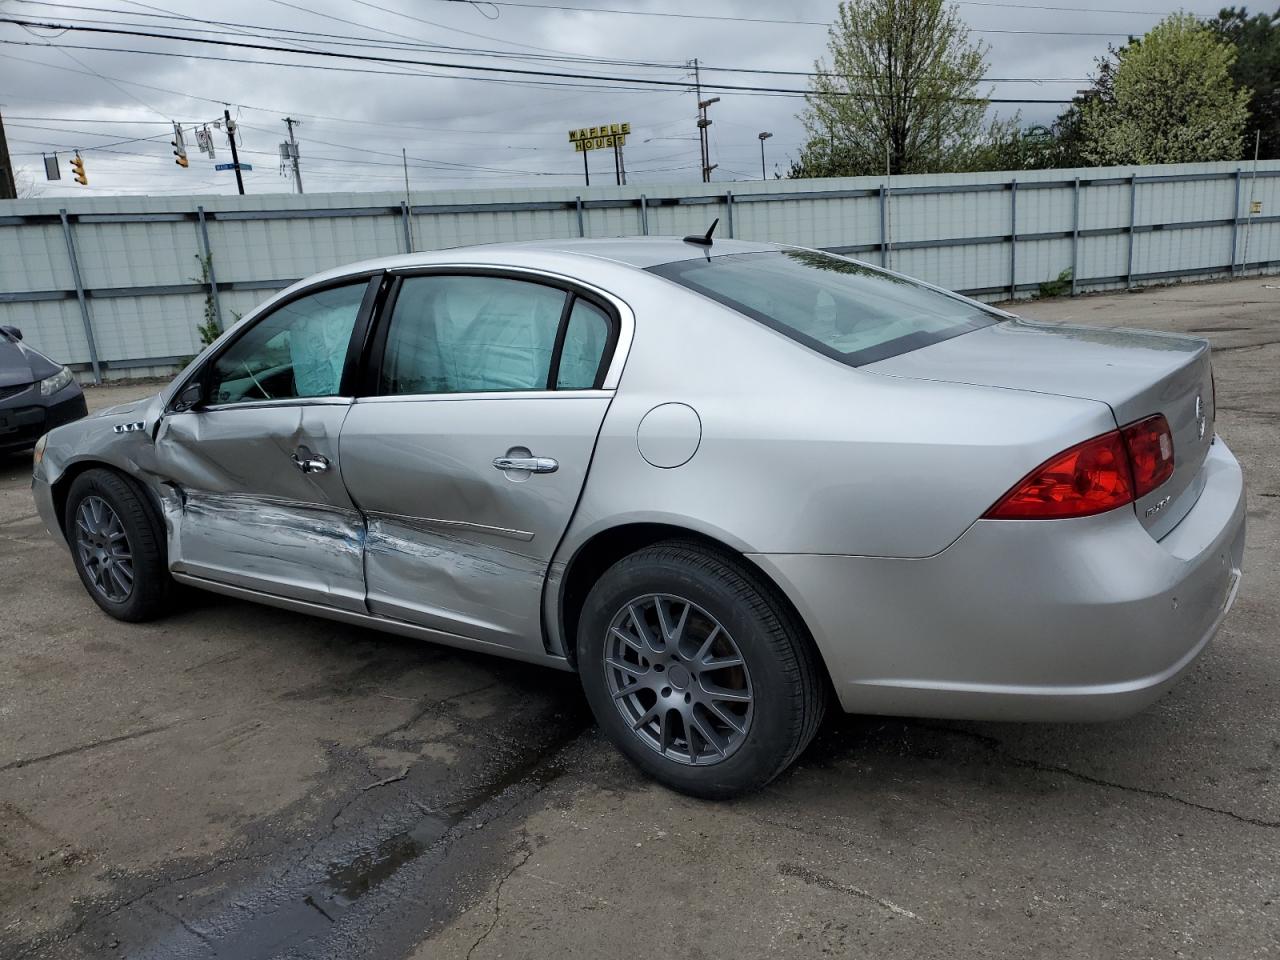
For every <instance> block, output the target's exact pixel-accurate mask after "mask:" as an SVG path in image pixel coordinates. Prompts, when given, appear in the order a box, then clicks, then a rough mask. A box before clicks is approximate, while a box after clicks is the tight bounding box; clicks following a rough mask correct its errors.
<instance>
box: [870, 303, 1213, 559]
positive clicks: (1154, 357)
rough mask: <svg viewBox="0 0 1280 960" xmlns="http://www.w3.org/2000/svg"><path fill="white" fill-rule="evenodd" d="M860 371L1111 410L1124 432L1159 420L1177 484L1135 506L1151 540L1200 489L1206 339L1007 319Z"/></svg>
mask: <svg viewBox="0 0 1280 960" xmlns="http://www.w3.org/2000/svg"><path fill="white" fill-rule="evenodd" d="M861 369H862V370H863V371H864V372H867V373H875V374H881V375H884V376H893V377H910V378H912V379H918V380H940V381H945V382H949V383H967V384H975V385H981V386H990V387H1002V388H1005V389H1009V390H1028V391H1034V392H1036V393H1049V394H1055V395H1058V396H1065V397H1079V398H1084V399H1088V400H1098V401H1100V402H1102V403H1105V404H1107V405H1108V406H1110V407H1111V410H1112V411H1113V412H1114V414H1115V417H1116V422H1117V424H1119V425H1120V426H1125V425H1127V424H1130V423H1133V422H1134V421H1135V420H1141V419H1143V418H1144V417H1149V416H1151V415H1152V414H1156V413H1162V414H1164V417H1165V419H1166V420H1168V421H1169V428H1170V430H1171V431H1172V432H1173V452H1174V454H1173V455H1174V472H1173V476H1172V477H1170V478H1169V479H1168V480H1167V481H1166V482H1165V483H1163V484H1161V485H1160V486H1159V487H1157V488H1156V489H1155V490H1153V491H1152V492H1151V493H1149V494H1147V495H1146V496H1145V497H1143V498H1142V499H1140V500H1139V501H1138V502H1137V503H1136V504H1135V510H1136V512H1137V515H1138V519H1139V520H1140V521H1141V522H1142V524H1143V526H1145V527H1146V528H1147V530H1148V531H1149V532H1150V533H1151V535H1152V536H1153V537H1155V538H1157V539H1159V538H1160V537H1162V536H1164V534H1166V533H1167V532H1168V531H1169V530H1171V529H1173V527H1174V526H1175V525H1176V524H1177V523H1178V521H1179V520H1181V519H1182V518H1183V517H1184V516H1185V515H1186V513H1187V511H1188V510H1190V509H1191V507H1192V505H1193V504H1194V503H1195V501H1196V499H1197V498H1198V497H1199V496H1200V492H1201V490H1202V489H1203V485H1204V477H1203V474H1202V471H1201V467H1202V466H1203V464H1204V459H1205V456H1206V455H1207V454H1208V452H1209V446H1210V444H1211V443H1212V442H1213V420H1214V412H1215V411H1214V409H1213V387H1212V381H1211V379H1210V378H1211V373H1210V365H1209V343H1208V341H1206V340H1199V339H1194V338H1191V337H1183V336H1178V335H1175V334H1166V333H1153V332H1147V331H1140V330H1105V329H1099V328H1097V327H1084V326H1076V325H1065V324H1064V325H1060V326H1059V325H1048V324H1039V323H1029V322H1027V321H1025V320H1012V321H1009V322H1007V323H1000V324H996V325H995V326H991V327H986V328H984V329H981V330H975V331H973V332H972V333H967V334H965V335H964V336H960V337H954V338H952V339H950V340H944V341H942V342H941V343H935V344H932V345H930V346H928V347H923V348H921V349H919V350H914V351H911V352H910V353H904V354H899V355H898V356H896V357H890V358H889V359H886V360H881V361H879V362H877V363H872V364H867V365H866V366H864V367H862V368H861ZM1081 439H1082V440H1084V439H1086V438H1085V437H1081ZM1017 479H1018V478H1016V477H1014V478H1011V479H1010V483H1011V484H1012V483H1013V482H1015V481H1016V480H1017Z"/></svg>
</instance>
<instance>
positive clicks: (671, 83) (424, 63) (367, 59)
mask: <svg viewBox="0 0 1280 960" xmlns="http://www.w3.org/2000/svg"><path fill="white" fill-rule="evenodd" d="M277 2H280V0H277ZM0 23H12V24H16V25H18V26H35V27H45V28H49V29H62V28H65V29H67V30H73V31H79V32H85V33H94V34H111V35H118V36H128V37H138V38H145V39H150V40H176V41H179V42H184V43H196V44H208V45H212V46H220V47H233V48H239V49H246V50H262V51H266V52H273V53H293V54H297V55H299V56H305V57H311V56H317V57H325V58H330V59H337V60H347V61H357V62H361V63H382V64H389V65H397V66H399V65H407V66H412V67H436V68H442V69H447V70H470V71H475V72H479V73H485V74H514V75H515V76H517V77H548V78H552V79H556V80H596V81H603V82H604V83H606V84H608V85H615V84H626V85H631V86H639V87H663V88H668V89H669V88H672V87H676V88H680V89H688V87H689V84H688V83H687V82H686V81H684V80H664V79H660V78H656V77H620V76H610V75H607V74H590V73H572V72H569V71H564V70H534V69H530V68H525V67H507V66H488V65H484V64H462V63H449V62H447V61H436V60H410V59H407V58H404V57H388V56H381V55H374V54H355V53H347V52H343V51H336V50H292V49H290V48H288V47H280V46H276V45H274V44H263V43H246V42H243V41H234V40H216V39H207V38H198V37H184V36H180V35H176V34H171V33H159V32H156V31H151V30H145V31H141V30H123V29H120V28H118V27H91V26H75V25H68V24H61V23H48V22H44V21H32V20H25V19H19V18H15V17H0ZM5 42H9V43H14V42H17V43H20V44H21V45H23V46H52V47H55V48H61V47H63V46H73V47H75V48H76V49H81V47H78V46H76V45H74V44H65V45H64V44H51V43H45V44H31V43H28V42H24V41H5ZM87 49H99V50H112V51H113V52H119V53H133V54H142V55H151V56H186V54H176V53H173V52H171V51H160V50H137V49H124V50H122V49H118V48H110V47H89V48H87ZM195 56H197V57H200V58H202V59H228V58H219V57H209V56H206V55H204V54H197V55H195ZM251 62H256V61H251ZM275 65H278V66H293V67H306V66H312V65H311V64H304V63H277V64H275ZM360 72H375V71H360ZM397 75H400V76H406V75H412V74H405V73H404V72H403V71H398V72H397ZM457 79H462V77H458V78H457ZM469 79H475V78H469ZM502 79H503V81H505V82H510V78H508V77H503V78H502ZM704 85H705V86H707V87H709V88H711V89H715V90H723V91H730V92H740V93H770V94H785V95H791V96H805V95H807V94H808V93H809V92H810V91H807V90H800V89H795V88H790V87H762V86H748V85H743V84H727V83H707V84H704ZM838 95H840V96H858V97H873V96H876V94H870V93H866V92H862V91H840V92H839V94H838ZM929 99H938V100H973V101H975V102H976V101H985V102H989V103H1051V104H1062V103H1068V102H1070V101H1068V100H1062V99H1040V98H1032V97H1019V98H997V97H953V96H941V97H936V98H929Z"/></svg>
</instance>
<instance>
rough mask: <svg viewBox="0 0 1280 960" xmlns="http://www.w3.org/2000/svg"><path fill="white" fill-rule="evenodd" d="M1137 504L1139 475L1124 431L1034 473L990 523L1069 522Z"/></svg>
mask: <svg viewBox="0 0 1280 960" xmlns="http://www.w3.org/2000/svg"><path fill="white" fill-rule="evenodd" d="M1132 501H1133V473H1132V471H1131V470H1130V468H1129V455H1128V453H1127V452H1126V451H1125V448H1124V440H1122V439H1121V437H1120V431H1119V430H1112V431H1111V432H1110V433H1104V434H1103V435H1102V436H1100V437H1094V438H1093V439H1092V440H1086V441H1085V442H1084V443H1079V444H1076V445H1075V446H1074V447H1072V448H1071V449H1070V450H1066V451H1064V452H1062V453H1060V454H1058V455H1057V456H1056V457H1054V458H1053V459H1051V460H1048V461H1046V462H1045V463H1043V464H1041V465H1040V466H1039V467H1037V468H1036V469H1035V470H1032V471H1031V472H1030V473H1029V474H1027V476H1026V477H1025V478H1024V479H1023V480H1022V482H1020V483H1019V484H1018V485H1017V486H1015V487H1014V488H1013V489H1012V490H1010V491H1009V492H1008V493H1006V494H1005V495H1004V496H1003V497H1002V498H1001V499H1000V500H999V501H998V502H997V503H996V505H995V506H994V507H992V508H991V509H990V510H988V511H987V512H986V513H985V514H984V515H983V519H986V520H1063V519H1066V518H1067V517H1089V516H1092V515H1093V514H1095V513H1105V512H1106V511H1107V510H1114V509H1115V508H1116V507H1122V506H1124V505H1125V504H1126V503H1131V502H1132Z"/></svg>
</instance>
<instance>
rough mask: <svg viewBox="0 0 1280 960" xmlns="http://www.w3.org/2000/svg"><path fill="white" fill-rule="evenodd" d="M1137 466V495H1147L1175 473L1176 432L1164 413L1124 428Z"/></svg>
mask: <svg viewBox="0 0 1280 960" xmlns="http://www.w3.org/2000/svg"><path fill="white" fill-rule="evenodd" d="M1120 433H1121V435H1122V436H1123V437H1124V442H1125V446H1127V447H1128V448H1129V462H1130V463H1131V464H1132V466H1133V497H1134V499H1135V500H1137V499H1140V498H1142V497H1145V496H1146V495H1147V494H1148V493H1150V492H1151V491H1152V490H1154V489H1155V488H1156V487H1158V486H1160V484H1162V483H1164V482H1165V481H1166V480H1168V479H1169V478H1170V477H1171V476H1173V434H1172V433H1171V432H1170V431H1169V421H1167V420H1166V419H1165V418H1164V416H1163V415H1162V414H1159V413H1157V414H1156V415H1155V416H1154V417H1147V419H1145V420H1139V421H1138V422H1137V423H1131V424H1129V426H1127V427H1125V428H1124V429H1123V430H1121V431H1120Z"/></svg>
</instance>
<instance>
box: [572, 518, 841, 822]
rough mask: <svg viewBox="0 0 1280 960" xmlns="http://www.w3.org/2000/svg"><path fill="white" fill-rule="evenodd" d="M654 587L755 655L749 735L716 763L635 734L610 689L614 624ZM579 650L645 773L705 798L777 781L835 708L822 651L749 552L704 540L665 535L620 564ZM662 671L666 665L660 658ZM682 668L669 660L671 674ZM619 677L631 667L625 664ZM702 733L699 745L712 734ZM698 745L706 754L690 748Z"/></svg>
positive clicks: (610, 720)
mask: <svg viewBox="0 0 1280 960" xmlns="http://www.w3.org/2000/svg"><path fill="white" fill-rule="evenodd" d="M651 595H665V596H667V597H668V598H679V600H676V601H675V603H676V606H674V607H672V608H671V609H673V610H675V611H678V610H680V609H681V608H680V607H679V605H678V604H679V602H680V601H685V602H691V603H692V604H695V605H696V606H697V607H699V608H701V611H699V612H700V613H705V614H706V615H707V616H708V617H709V618H714V620H715V621H718V623H719V624H720V625H721V626H722V629H723V630H725V631H727V632H728V633H729V634H730V635H731V638H732V642H733V644H734V645H735V646H736V648H737V650H738V651H739V652H740V654H741V658H742V660H743V661H744V662H745V669H746V672H747V675H748V676H749V681H746V683H748V684H749V687H750V691H751V694H752V698H753V700H752V704H751V706H750V710H751V711H752V712H751V714H750V719H749V722H748V723H747V724H746V731H745V734H742V735H741V736H740V738H739V739H738V741H737V746H736V747H732V748H731V752H727V756H725V757H724V759H716V758H714V757H713V758H711V762H708V763H706V765H700V763H699V762H698V761H696V760H695V762H694V763H693V764H691V763H690V762H688V759H687V757H686V758H685V759H683V760H681V759H672V758H671V757H670V756H668V755H667V753H666V752H665V751H663V748H662V747H660V746H656V745H655V744H654V742H653V741H652V740H646V739H645V737H644V735H643V734H637V733H636V732H634V730H633V728H632V724H631V722H630V719H631V718H630V717H624V715H623V714H624V709H625V708H623V709H620V708H619V706H618V700H617V699H615V696H614V690H612V689H611V688H610V673H611V670H613V669H614V668H612V667H610V666H609V665H607V664H606V662H605V658H606V656H609V655H610V654H609V653H608V651H609V650H610V642H611V641H610V639H609V637H610V632H611V631H610V627H611V625H614V624H615V617H626V614H625V613H624V611H625V610H626V609H627V608H628V605H629V604H630V603H632V602H633V601H634V600H636V598H643V597H646V596H651ZM630 622H634V621H630ZM614 642H615V644H616V641H614ZM615 649H617V648H616V646H615ZM577 655H578V671H579V675H580V676H581V679H582V686H583V689H584V690H585V692H586V696H587V701H588V702H589V703H590V705H591V709H592V712H593V713H594V714H595V717H596V720H597V722H598V723H599V724H600V727H601V729H602V730H603V731H604V733H605V734H606V736H608V737H609V739H610V740H611V741H613V743H614V745H615V746H617V747H618V749H619V750H621V751H622V753H623V754H624V755H626V757H627V758H628V759H629V760H631V761H632V763H634V764H635V765H636V766H637V767H639V768H640V769H641V770H643V771H644V772H645V773H647V774H649V775H650V776H651V777H653V778H654V779H656V780H658V781H660V782H662V783H664V784H666V785H667V786H669V787H671V788H673V789H675V790H678V791H680V792H681V793H687V794H690V795H692V796H696V797H703V798H707V799H717V800H718V799H727V798H729V797H733V796H737V795H739V794H742V793H746V792H749V791H752V790H756V789H758V788H760V787H762V786H764V785H765V784H767V783H769V781H771V780H773V779H774V778H775V777H776V776H778V774H780V773H781V772H782V771H783V770H785V769H786V768H787V767H788V766H790V765H791V763H792V762H793V761H794V760H795V759H796V758H797V757H798V756H799V755H800V753H801V752H802V751H803V750H804V748H805V747H807V746H808V745H809V742H810V741H811V740H812V739H813V736H814V734H815V733H816V732H817V729H818V725H819V723H821V721H822V717H823V714H824V713H825V710H826V703H827V682H826V677H825V675H824V673H823V668H822V666H821V664H820V662H819V659H818V656H817V653H816V651H815V650H814V648H813V644H812V642H811V641H810V639H809V637H808V635H807V633H806V631H805V630H804V628H803V626H802V625H800V624H799V623H797V622H795V617H794V615H793V614H792V613H791V612H790V611H789V609H788V608H787V606H786V605H785V604H784V603H782V602H780V601H779V599H778V597H777V594H776V592H775V590H774V588H773V586H772V585H771V584H769V583H768V582H767V580H766V579H765V578H764V577H763V576H762V575H761V574H759V573H758V572H756V571H754V570H752V569H751V567H750V566H749V565H748V564H746V563H745V562H744V561H742V560H741V559H739V558H735V557H731V556H728V555H725V554H722V553H721V552H719V551H716V550H714V549H712V548H709V547H707V546H704V545H703V544H700V543H697V542H690V541H677V540H672V541H665V542H662V543H658V544H655V545H654V546H651V547H646V548H645V549H642V550H639V551H637V552H636V553H633V554H631V555H629V556H627V557H624V558H623V559H622V560H619V561H618V562H617V563H615V564H614V565H613V566H612V567H610V568H609V569H608V570H607V571H606V572H605V573H604V574H603V576H601V577H600V579H599V580H598V581H597V582H596V584H595V586H594V587H592V589H591V592H590V593H589V594H588V596H587V599H586V603H585V605H584V606H583V610H582V616H581V619H580V621H579V627H578V640H577ZM614 656H615V657H616V654H615V655H614ZM635 656H636V657H637V658H639V657H640V656H641V655H640V654H639V653H637V654H635ZM658 656H661V654H659V655H658ZM615 662H616V660H615ZM643 662H645V663H647V662H648V661H647V660H646V661H643ZM672 662H674V660H673V661H672ZM681 662H683V661H681ZM653 669H661V668H660V667H657V666H656V663H655V665H654V666H653ZM673 669H675V668H674V667H673V666H671V665H670V663H669V664H668V666H667V670H668V673H667V676H671V673H670V671H671V670H673ZM613 676H615V677H618V676H623V677H625V676H627V675H626V674H618V673H616V671H615V672H614V673H613ZM681 679H682V681H683V682H685V683H686V684H690V683H691V684H696V683H698V682H699V681H698V679H697V674H696V673H695V674H694V675H693V679H692V681H689V680H685V675H684V674H681ZM659 682H661V681H659ZM615 686H616V683H615ZM681 689H683V688H681ZM690 689H692V686H690ZM666 692H667V691H664V693H666ZM637 696H639V695H637ZM663 702H665V701H663ZM685 702H686V703H687V702H688V700H687V698H686V700H685ZM641 706H642V707H643V706H644V704H641ZM677 706H678V704H677ZM651 709H652V708H651ZM663 709H664V710H665V709H666V708H663ZM744 709H746V708H745V707H744ZM633 716H634V715H633ZM674 722H675V721H673V723H674ZM725 730H726V732H727V731H728V728H725ZM730 735H732V734H730ZM694 736H695V737H696V735H694ZM696 739H697V740H698V741H699V743H698V745H699V746H701V745H702V743H703V742H705V741H706V738H705V737H696ZM676 742H677V743H679V742H680V741H679V740H677V741H676ZM660 751H661V752H660ZM690 753H692V754H693V755H694V756H695V757H697V756H698V755H697V754H696V753H693V751H686V754H690Z"/></svg>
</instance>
